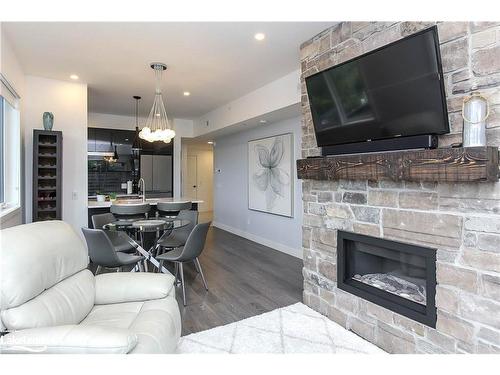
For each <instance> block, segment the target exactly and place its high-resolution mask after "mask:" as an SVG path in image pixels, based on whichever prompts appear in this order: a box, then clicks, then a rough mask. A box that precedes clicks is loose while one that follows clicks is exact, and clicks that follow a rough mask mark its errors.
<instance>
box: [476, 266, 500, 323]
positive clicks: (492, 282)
mask: <svg viewBox="0 0 500 375" xmlns="http://www.w3.org/2000/svg"><path fill="white" fill-rule="evenodd" d="M481 286H482V287H481V295H482V296H484V297H487V298H491V299H494V300H496V301H500V275H482V276H481ZM499 314H500V311H499Z"/></svg>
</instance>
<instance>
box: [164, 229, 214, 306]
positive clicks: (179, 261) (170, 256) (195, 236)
mask: <svg viewBox="0 0 500 375" xmlns="http://www.w3.org/2000/svg"><path fill="white" fill-rule="evenodd" d="M210 224H211V223H210V222H207V223H202V224H197V225H196V226H195V227H194V229H193V230H192V231H191V233H190V234H189V236H188V238H187V241H186V244H185V245H184V246H182V247H178V248H176V249H175V250H172V251H169V252H168V253H164V254H161V255H159V256H158V257H157V258H156V259H157V260H158V261H159V262H160V267H159V268H160V269H161V267H162V266H163V263H164V262H165V261H167V262H173V263H174V264H175V280H176V282H177V280H178V275H179V274H180V277H181V286H182V301H183V303H184V306H186V287H185V283H184V263H187V262H194V264H195V267H196V270H197V271H198V272H199V273H200V276H201V279H202V281H203V285H204V286H205V289H206V290H208V285H207V281H206V280H205V276H204V275H203V270H202V268H201V264H200V261H199V259H198V257H199V256H200V254H201V252H202V251H203V248H204V247H205V240H206V239H207V232H208V228H209V227H210Z"/></svg>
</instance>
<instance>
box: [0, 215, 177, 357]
mask: <svg viewBox="0 0 500 375" xmlns="http://www.w3.org/2000/svg"><path fill="white" fill-rule="evenodd" d="M0 236H1V247H0V332H5V331H8V332H9V333H7V334H5V335H3V336H1V337H0V352H3V353H171V352H174V350H175V348H176V346H177V342H178V340H179V337H180V332H181V318H180V313H179V307H178V305H177V301H176V299H175V288H174V287H173V284H174V277H173V276H172V275H170V274H169V275H166V274H153V273H131V272H123V273H109V274H102V275H98V276H96V277H94V275H93V274H92V273H91V272H90V271H89V270H88V269H87V265H88V255H87V248H86V246H85V244H84V242H83V241H82V239H81V238H80V237H79V236H78V234H77V233H75V231H74V230H73V229H72V228H71V227H70V226H69V225H68V224H66V223H64V222H62V221H47V222H39V223H33V224H26V225H20V226H17V227H13V228H8V229H4V230H2V231H1V232H0Z"/></svg>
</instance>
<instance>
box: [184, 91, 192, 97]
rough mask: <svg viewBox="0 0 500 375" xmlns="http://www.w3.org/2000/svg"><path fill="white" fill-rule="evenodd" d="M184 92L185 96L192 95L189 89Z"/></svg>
mask: <svg viewBox="0 0 500 375" xmlns="http://www.w3.org/2000/svg"><path fill="white" fill-rule="evenodd" d="M183 94H184V96H189V95H191V93H190V92H189V91H184V92H183Z"/></svg>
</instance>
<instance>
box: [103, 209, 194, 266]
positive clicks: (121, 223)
mask: <svg viewBox="0 0 500 375" xmlns="http://www.w3.org/2000/svg"><path fill="white" fill-rule="evenodd" d="M189 224H190V221H189V220H181V219H176V218H154V219H143V218H140V219H137V218H136V219H119V220H117V221H113V222H111V223H108V224H105V225H104V226H103V227H102V228H103V229H104V230H109V231H122V232H124V233H125V234H127V241H128V242H129V243H130V244H131V245H132V246H133V247H134V248H135V249H136V250H137V252H139V253H140V254H141V255H142V256H144V258H145V259H144V269H145V270H146V272H147V271H148V262H149V263H151V264H152V265H153V266H154V267H156V268H159V267H160V263H159V262H158V261H157V260H156V258H155V251H156V250H157V249H158V245H157V243H158V239H159V238H160V236H161V235H165V234H167V235H168V234H169V232H172V231H173V230H174V229H178V228H182V227H185V226H186V225H189ZM147 233H154V234H155V241H154V243H153V245H152V246H151V247H150V248H149V249H148V250H145V248H144V247H145V235H146V234H147ZM134 270H135V269H134ZM159 271H160V272H163V273H168V270H167V269H166V268H165V267H162V269H161V270H159Z"/></svg>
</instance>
